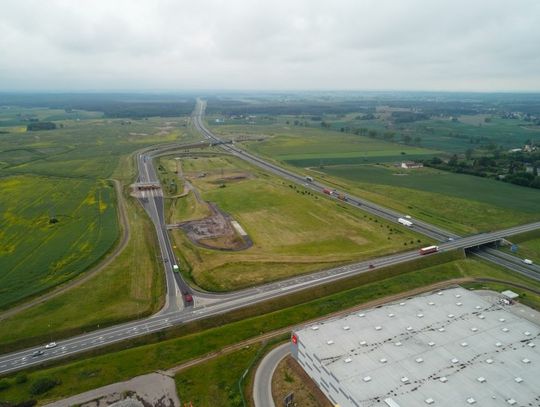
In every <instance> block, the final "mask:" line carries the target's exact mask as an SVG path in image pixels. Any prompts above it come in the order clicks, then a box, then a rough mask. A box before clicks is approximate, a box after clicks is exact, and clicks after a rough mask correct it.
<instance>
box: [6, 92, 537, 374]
mask: <svg viewBox="0 0 540 407" xmlns="http://www.w3.org/2000/svg"><path fill="white" fill-rule="evenodd" d="M204 109H205V103H204V102H202V101H198V103H197V106H196V108H195V111H194V113H193V116H192V120H193V124H194V125H195V127H196V128H197V129H198V130H199V132H201V134H202V135H203V136H204V137H205V138H206V139H208V140H209V141H210V142H211V143H213V144H215V145H218V146H219V147H221V148H222V149H223V150H224V151H226V152H228V153H230V154H232V155H235V156H237V157H239V158H241V159H243V160H245V161H248V162H250V163H252V164H254V165H256V166H258V167H260V168H263V169H264V170H266V171H270V172H272V173H274V174H277V175H279V176H281V177H282V178H285V179H288V180H289V181H292V182H295V183H298V184H301V185H302V186H304V187H305V188H309V189H311V190H313V191H315V192H318V193H322V190H323V189H325V188H328V187H327V186H325V185H323V184H321V183H319V182H306V179H305V178H304V177H302V176H300V175H298V174H295V173H293V172H290V171H288V170H286V169H283V168H281V167H279V166H277V165H275V164H273V163H271V162H268V161H265V160H262V159H261V158H260V157H256V156H254V155H252V154H249V153H247V152H245V151H244V150H242V149H239V148H237V147H236V146H235V145H233V144H228V143H224V142H223V141H222V140H221V139H219V138H218V137H216V136H215V135H214V134H213V133H212V132H210V131H209V130H208V129H207V128H206V127H205V126H204V124H203V121H202V117H203V114H204ZM182 148H185V145H179V144H169V145H164V146H157V147H151V148H147V149H145V150H142V151H140V152H138V153H137V154H136V160H137V166H138V170H139V176H138V180H137V181H138V182H139V183H159V180H158V177H157V175H156V171H155V168H154V163H153V158H155V157H156V156H159V155H163V154H166V153H172V152H174V151H175V150H177V151H178V150H180V149H182ZM346 198H347V201H346V202H343V204H348V205H351V206H353V207H356V208H359V209H361V210H364V211H367V212H369V213H372V214H374V215H376V216H379V217H381V218H384V219H387V220H389V221H392V222H397V219H398V217H401V216H403V214H400V213H397V212H395V211H392V210H389V209H386V208H384V207H382V206H379V205H376V204H374V203H371V202H369V201H366V200H363V199H360V198H358V197H355V196H353V195H349V194H346ZM138 199H139V201H140V202H141V205H142V206H143V207H144V209H145V210H146V212H147V213H148V215H149V216H150V218H151V219H152V221H153V223H154V225H155V228H156V234H157V239H158V242H159V246H160V251H161V258H162V261H163V267H164V270H165V275H166V281H167V297H166V301H165V306H164V308H163V309H162V310H161V311H159V312H158V313H157V314H155V315H153V316H151V317H148V318H144V319H141V320H137V321H132V322H127V323H123V324H119V325H116V326H112V327H109V328H105V329H100V330H97V331H93V332H90V333H86V334H83V335H78V336H75V337H73V338H69V339H65V340H60V341H57V346H56V347H54V348H52V349H46V350H44V349H43V346H36V347H32V348H29V349H25V350H20V351H17V352H12V353H9V354H5V355H1V356H0V374H4V373H8V372H12V371H16V370H21V369H24V368H27V367H30V366H35V365H38V364H41V363H44V362H48V361H52V360H57V359H61V358H64V357H67V356H70V355H73V354H76V353H80V352H84V351H88V350H91V349H94V348H97V347H101V346H105V345H108V344H112V343H115V342H120V341H124V340H126V339H130V338H134V337H138V336H142V335H146V334H148V333H151V332H157V331H161V330H163V329H166V328H168V327H171V326H174V325H179V324H184V323H187V322H190V321H194V320H198V319H202V318H207V317H209V316H212V315H218V314H221V313H226V312H229V311H231V310H234V309H237V308H242V307H245V306H248V305H252V304H254V303H257V302H261V301H265V300H267V299H270V298H275V297H277V296H282V295H291V294H292V293H294V292H296V291H300V290H303V289H305V288H307V287H313V286H316V285H321V284H327V283H329V282H331V281H335V280H338V279H342V278H347V277H350V276H352V275H356V274H360V273H365V272H367V271H370V270H372V269H373V268H374V269H375V270H376V269H377V268H380V267H384V266H389V265H394V264H399V263H403V262H407V261H410V260H412V259H415V258H418V256H419V254H418V251H417V250H413V251H408V252H403V253H398V254H393V255H389V256H384V257H380V258H377V259H372V260H368V261H362V262H359V263H355V264H349V265H345V266H341V267H336V268H332V269H329V270H324V271H320V272H316V273H313V274H309V275H302V276H299V277H294V278H290V279H287V280H282V281H278V282H274V283H269V284H265V285H262V286H258V287H253V288H249V289H245V290H240V291H235V292H229V293H224V294H215V293H206V292H203V291H200V290H196V289H194V288H192V287H190V286H189V285H188V284H187V283H186V282H185V281H184V280H183V279H182V277H181V274H180V273H175V272H174V271H173V265H175V264H177V260H176V257H175V255H174V248H173V247H172V244H171V241H170V238H169V235H168V232H167V228H166V223H165V217H164V203H163V195H162V191H161V190H160V189H149V190H146V191H143V192H142V195H141V196H140V197H139V198H138ZM413 228H414V229H415V230H416V231H417V232H419V233H422V234H424V235H426V236H428V237H430V238H432V239H435V240H437V241H439V242H441V243H439V244H438V245H439V248H440V251H448V250H454V249H463V248H475V247H477V248H478V249H477V250H476V252H475V253H476V254H477V255H478V256H480V257H482V258H484V259H486V260H488V261H493V262H496V263H497V264H501V265H503V266H505V267H508V268H511V269H512V270H514V271H517V272H520V273H522V274H525V275H528V276H530V277H533V278H535V279H539V276H540V274H539V273H540V268H539V267H538V266H535V265H533V266H526V265H524V264H523V263H522V261H521V259H518V258H516V257H514V256H511V255H507V254H504V253H501V252H500V251H498V250H493V249H485V248H480V246H481V245H484V244H487V243H491V242H494V241H498V240H501V239H504V238H505V237H509V236H512V235H515V234H519V233H523V232H527V231H531V230H534V229H538V228H540V222H535V223H531V224H527V225H522V226H516V227H513V228H509V229H506V230H502V231H497V232H491V233H483V234H479V235H473V236H467V237H462V238H461V237H459V236H457V235H455V234H453V233H450V232H447V231H444V230H442V229H440V228H437V227H435V226H432V225H429V224H427V223H425V222H421V221H418V220H414V226H413ZM186 293H189V294H191V295H192V296H193V298H194V301H193V302H187V301H186V297H185V295H184V294H186ZM38 350H44V353H43V354H42V355H39V356H35V357H34V356H32V354H33V353H35V352H36V351H38Z"/></svg>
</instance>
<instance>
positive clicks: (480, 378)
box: [476, 376, 486, 383]
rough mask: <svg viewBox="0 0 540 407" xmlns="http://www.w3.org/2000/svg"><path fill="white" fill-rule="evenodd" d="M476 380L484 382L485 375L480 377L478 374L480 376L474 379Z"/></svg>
mask: <svg viewBox="0 0 540 407" xmlns="http://www.w3.org/2000/svg"><path fill="white" fill-rule="evenodd" d="M476 380H478V381H479V382H480V383H485V382H486V378H485V377H482V376H480V377H479V378H478V379H476Z"/></svg>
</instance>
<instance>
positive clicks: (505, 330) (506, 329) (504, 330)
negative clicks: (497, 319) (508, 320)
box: [501, 328, 510, 332]
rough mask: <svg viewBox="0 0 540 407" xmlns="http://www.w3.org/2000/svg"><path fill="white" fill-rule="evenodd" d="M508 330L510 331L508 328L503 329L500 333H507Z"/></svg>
mask: <svg viewBox="0 0 540 407" xmlns="http://www.w3.org/2000/svg"><path fill="white" fill-rule="evenodd" d="M509 330H510V329H508V328H503V329H501V331H503V332H508V331H509Z"/></svg>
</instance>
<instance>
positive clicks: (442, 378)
mask: <svg viewBox="0 0 540 407" xmlns="http://www.w3.org/2000/svg"><path fill="white" fill-rule="evenodd" d="M439 381H440V382H441V383H446V382H447V381H448V379H447V378H446V377H445V376H443V377H441V378H440V379H439Z"/></svg>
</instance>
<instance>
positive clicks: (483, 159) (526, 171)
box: [424, 149, 540, 189]
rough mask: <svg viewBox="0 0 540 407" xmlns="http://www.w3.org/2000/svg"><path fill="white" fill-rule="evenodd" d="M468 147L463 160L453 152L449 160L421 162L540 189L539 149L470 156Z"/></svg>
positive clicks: (436, 159)
mask: <svg viewBox="0 0 540 407" xmlns="http://www.w3.org/2000/svg"><path fill="white" fill-rule="evenodd" d="M473 155H474V150H472V149H468V150H467V151H466V152H465V156H464V159H460V157H459V156H458V155H457V154H454V155H453V156H452V157H450V159H449V160H448V161H446V162H445V161H443V160H441V159H440V158H439V157H434V158H432V159H430V160H426V161H424V165H425V166H428V167H434V168H438V169H441V170H445V171H451V172H455V173H461V174H469V175H475V176H478V177H489V178H493V179H497V180H501V181H504V182H510V183H512V184H516V185H521V186H525V187H530V188H538V189H540V176H539V171H540V151H533V152H531V153H501V152H500V150H497V154H493V155H491V156H487V155H482V156H479V157H473Z"/></svg>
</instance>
